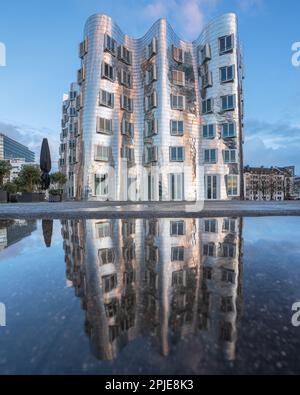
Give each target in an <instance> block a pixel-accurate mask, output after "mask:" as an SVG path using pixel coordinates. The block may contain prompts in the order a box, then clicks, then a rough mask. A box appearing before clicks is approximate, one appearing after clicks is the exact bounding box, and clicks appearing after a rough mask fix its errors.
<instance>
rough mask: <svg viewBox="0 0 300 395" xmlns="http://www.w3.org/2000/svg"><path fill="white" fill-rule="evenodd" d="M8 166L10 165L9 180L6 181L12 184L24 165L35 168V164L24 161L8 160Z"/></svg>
mask: <svg viewBox="0 0 300 395" xmlns="http://www.w3.org/2000/svg"><path fill="white" fill-rule="evenodd" d="M9 162H10V164H11V167H12V169H11V171H10V175H9V178H8V179H7V181H10V182H13V181H14V180H15V179H16V178H17V177H18V176H19V174H20V172H21V170H22V168H23V166H24V165H34V166H36V164H35V163H34V162H32V163H29V162H26V161H25V159H10V161H9Z"/></svg>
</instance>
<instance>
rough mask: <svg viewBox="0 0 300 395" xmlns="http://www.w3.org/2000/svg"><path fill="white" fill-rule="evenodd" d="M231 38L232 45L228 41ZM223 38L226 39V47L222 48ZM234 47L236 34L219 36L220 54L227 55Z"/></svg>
mask: <svg viewBox="0 0 300 395" xmlns="http://www.w3.org/2000/svg"><path fill="white" fill-rule="evenodd" d="M229 38H230V43H231V45H230V46H228V42H227V40H228V39H229ZM221 40H225V47H224V49H223V50H222V46H221ZM233 49H234V34H233V33H232V34H226V35H224V36H222V37H219V55H225V54H227V53H230V52H232V51H233Z"/></svg>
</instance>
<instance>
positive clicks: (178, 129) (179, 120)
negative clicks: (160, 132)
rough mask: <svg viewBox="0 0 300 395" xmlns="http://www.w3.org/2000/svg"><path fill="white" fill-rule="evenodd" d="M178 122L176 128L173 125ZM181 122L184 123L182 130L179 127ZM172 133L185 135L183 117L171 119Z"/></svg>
mask: <svg viewBox="0 0 300 395" xmlns="http://www.w3.org/2000/svg"><path fill="white" fill-rule="evenodd" d="M175 124H176V128H175V129H174V128H173V125H175ZM179 124H182V130H180V128H179ZM170 134H171V136H175V137H176V136H179V137H181V136H183V135H184V121H183V120H181V119H171V120H170Z"/></svg>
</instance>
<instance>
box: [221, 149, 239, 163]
mask: <svg viewBox="0 0 300 395" xmlns="http://www.w3.org/2000/svg"><path fill="white" fill-rule="evenodd" d="M223 159H224V163H236V160H237V157H236V150H235V149H227V150H224V151H223Z"/></svg>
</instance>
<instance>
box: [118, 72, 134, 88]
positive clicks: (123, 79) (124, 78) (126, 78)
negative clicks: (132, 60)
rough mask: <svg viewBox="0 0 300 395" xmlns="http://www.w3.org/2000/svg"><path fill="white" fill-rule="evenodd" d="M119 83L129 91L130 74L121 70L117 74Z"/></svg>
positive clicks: (130, 84) (130, 85) (130, 83)
mask: <svg viewBox="0 0 300 395" xmlns="http://www.w3.org/2000/svg"><path fill="white" fill-rule="evenodd" d="M119 82H120V84H121V85H123V86H126V88H129V89H130V88H131V87H132V80H131V74H130V73H129V72H128V71H127V70H124V69H122V70H121V71H120V74H119Z"/></svg>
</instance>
